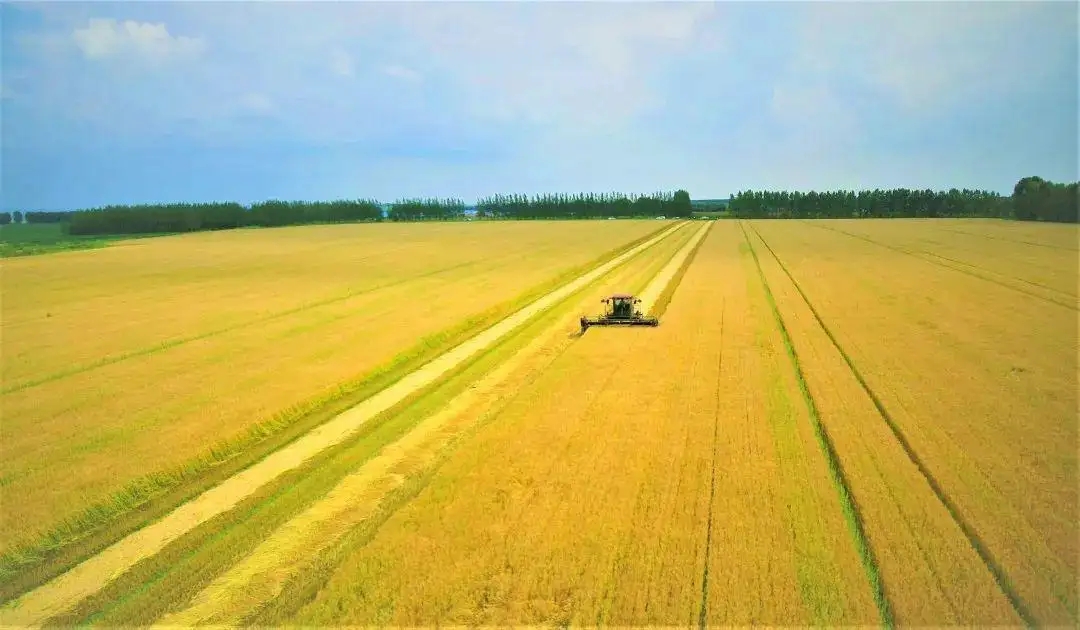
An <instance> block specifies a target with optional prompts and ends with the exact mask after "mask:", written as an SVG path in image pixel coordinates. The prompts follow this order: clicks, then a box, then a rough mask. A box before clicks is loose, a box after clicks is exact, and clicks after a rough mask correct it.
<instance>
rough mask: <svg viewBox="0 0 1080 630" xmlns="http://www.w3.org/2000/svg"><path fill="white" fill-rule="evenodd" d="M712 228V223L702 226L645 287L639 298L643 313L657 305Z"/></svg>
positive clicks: (648, 311)
mask: <svg viewBox="0 0 1080 630" xmlns="http://www.w3.org/2000/svg"><path fill="white" fill-rule="evenodd" d="M710 227H712V222H711V221H710V222H708V223H706V224H705V225H703V226H701V229H699V230H698V231H697V234H694V235H693V236H692V237H690V241H689V242H688V243H687V244H686V246H685V247H683V248H682V249H680V250H679V251H678V253H676V254H675V256H674V257H673V258H672V259H671V262H669V263H668V264H667V265H666V266H665V267H664V268H663V269H661V270H660V273H658V274H656V278H654V279H653V281H652V282H651V283H649V286H647V287H645V290H644V291H642V292H641V295H640V296H639V297H640V298H641V312H642V313H650V312H651V311H652V309H653V306H655V305H656V300H657V299H658V298H659V297H660V296H661V295H662V294H663V293H664V289H666V288H667V286H668V285H669V284H671V279H672V278H674V277H675V274H677V273H679V268H680V267H682V266H683V263H685V262H686V259H687V258H689V257H690V252H692V251H694V248H695V247H697V244H698V243H700V242H701V239H703V238H705V234H706V233H708V231H709V228H710Z"/></svg>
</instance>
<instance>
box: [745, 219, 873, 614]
mask: <svg viewBox="0 0 1080 630" xmlns="http://www.w3.org/2000/svg"><path fill="white" fill-rule="evenodd" d="M739 227H740V228H741V229H742V232H743V239H744V240H745V242H746V244H747V246H748V247H749V248H750V255H751V257H753V259H754V265H755V266H756V267H757V271H758V276H759V278H760V279H761V284H762V286H763V288H764V289H765V297H766V299H767V301H768V303H769V308H770V310H772V314H773V317H774V319H775V320H776V325H777V327H778V328H779V330H780V335H781V337H782V338H783V341H784V348H785V349H786V350H787V354H788V358H790V359H791V364H792V367H793V369H794V370H795V377H796V381H798V383H799V390H800V391H801V392H802V398H803V402H804V403H805V404H806V408H807V411H808V412H809V415H810V421H811V423H812V424H813V427H814V434H815V436H816V437H817V439H818V444H819V446H820V447H821V449H822V452H823V454H824V455H825V459H826V461H827V463H828V466H829V472H830V473H831V474H832V477H833V483H834V485H835V487H836V490H837V493H838V494H839V496H840V505H841V507H842V509H843V511H844V517H845V520H846V521H847V523H848V527H849V529H850V530H851V534H852V538H853V539H854V543H855V547H856V549H857V550H858V552H859V557H860V558H861V559H862V563H863V569H864V570H865V571H866V576H867V579H868V580H869V582H870V588H871V590H872V592H873V596H874V602H875V603H876V604H877V608H878V613H879V615H880V616H881V621H882V623H883V624H884V625H885V626H887V627H893V625H894V622H893V615H892V610H891V608H890V606H889V600H888V598H887V597H886V595H885V589H884V584H883V582H882V580H881V574H880V571H879V570H878V562H877V559H876V558H875V556H874V552H873V549H871V547H870V543H869V539H868V538H867V536H866V531H865V528H864V526H863V524H862V516H861V515H860V513H859V508H858V505H856V503H855V498H854V496H852V494H851V491H850V489H849V488H850V484H849V483H848V481H847V477H846V475H845V473H844V469H843V465H842V464H841V463H840V457H839V456H838V455H837V453H836V449H835V447H834V446H833V444H832V439H831V438H830V437H829V434H828V431H826V429H825V426H824V424H822V422H821V417H820V416H819V414H818V410H817V405H816V404H815V403H814V398H813V396H812V395H811V394H810V389H809V387H808V386H807V384H806V378H805V376H804V374H803V371H802V366H801V365H800V363H799V356H798V354H797V353H796V352H795V345H794V343H793V342H792V340H791V335H790V334H789V333H788V330H787V326H786V325H785V324H784V318H783V316H782V315H781V314H780V309H779V307H778V306H777V304H776V299H775V298H774V297H773V293H772V290H771V289H770V288H769V282H768V280H767V279H766V278H765V272H764V270H762V268H761V263H760V261H759V260H758V256H757V251H756V249H755V248H754V244H753V242H751V239H750V237H749V236H748V235H747V234H746V227H745V226H744V224H743V222H742V221H739ZM751 229H753V226H751ZM755 233H756V231H755ZM758 237H759V238H760V235H759V236H758ZM762 243H764V240H763V241H762Z"/></svg>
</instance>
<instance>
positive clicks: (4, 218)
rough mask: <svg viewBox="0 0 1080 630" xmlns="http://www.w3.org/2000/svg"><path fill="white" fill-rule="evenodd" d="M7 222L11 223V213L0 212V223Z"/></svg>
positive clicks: (5, 223) (4, 223)
mask: <svg viewBox="0 0 1080 630" xmlns="http://www.w3.org/2000/svg"><path fill="white" fill-rule="evenodd" d="M9 223H11V213H10V212H0V225H7V224H9Z"/></svg>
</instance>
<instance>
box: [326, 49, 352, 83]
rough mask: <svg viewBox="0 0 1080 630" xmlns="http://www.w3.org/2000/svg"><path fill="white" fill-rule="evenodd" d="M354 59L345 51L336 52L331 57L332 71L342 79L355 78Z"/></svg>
mask: <svg viewBox="0 0 1080 630" xmlns="http://www.w3.org/2000/svg"><path fill="white" fill-rule="evenodd" d="M353 68H354V64H353V59H352V56H351V55H349V53H347V52H345V51H343V50H335V51H334V52H333V53H332V54H331V55H330V69H331V70H332V71H333V72H334V74H336V75H338V76H342V77H351V76H353Z"/></svg>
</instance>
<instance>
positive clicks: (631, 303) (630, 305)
mask: <svg viewBox="0 0 1080 630" xmlns="http://www.w3.org/2000/svg"><path fill="white" fill-rule="evenodd" d="M600 302H601V303H603V304H605V305H606V306H607V309H606V310H605V313H604V314H603V315H601V316H600V317H584V316H583V317H582V318H581V332H583V333H584V332H585V331H586V330H588V328H589V326H656V325H658V324H659V323H660V320H658V319H656V318H655V317H646V316H645V315H644V314H643V313H642V312H641V311H640V310H638V308H637V305H638V304H640V303H641V300H640V299H638V298H636V297H634V296H632V295H630V294H628V293H616V294H614V295H612V296H611V297H606V298H604V299H602V300H600Z"/></svg>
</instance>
